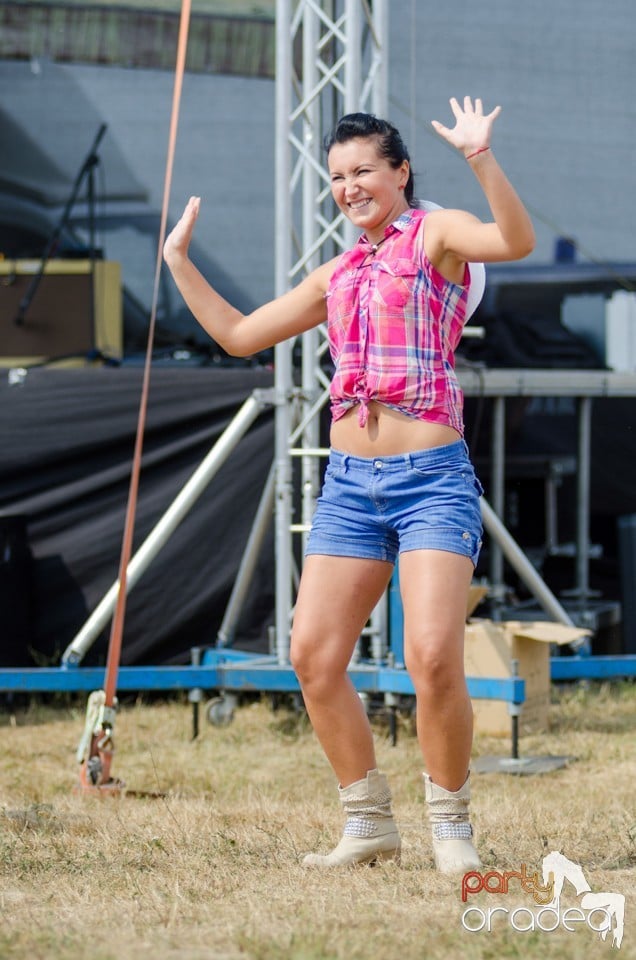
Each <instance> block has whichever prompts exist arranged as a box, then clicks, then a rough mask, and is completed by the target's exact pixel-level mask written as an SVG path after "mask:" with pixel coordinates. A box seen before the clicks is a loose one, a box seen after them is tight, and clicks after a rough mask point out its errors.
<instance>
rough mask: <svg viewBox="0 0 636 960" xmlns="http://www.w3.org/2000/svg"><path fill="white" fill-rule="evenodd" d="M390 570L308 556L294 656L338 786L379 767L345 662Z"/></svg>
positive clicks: (377, 563)
mask: <svg viewBox="0 0 636 960" xmlns="http://www.w3.org/2000/svg"><path fill="white" fill-rule="evenodd" d="M392 571H393V566H392V564H390V563H386V562H384V561H380V560H360V559H356V558H353V557H327V556H322V555H312V556H309V557H307V558H306V560H305V563H304V566H303V572H302V577H301V583H300V588H299V591H298V598H297V602H296V609H295V613H294V625H293V629H292V638H291V662H292V665H293V667H294V670H295V671H296V674H297V676H298V679H299V682H300V685H301V689H302V693H303V698H304V701H305V706H306V708H307V713H308V714H309V718H310V720H311V723H312V726H313V728H314V730H315V732H316V736H317V737H318V740H319V741H320V744H321V746H322V748H323V750H324V751H325V754H326V756H327V759H328V760H329V763H330V764H331V766H332V768H333V770H334V773H335V774H336V776H337V778H338V781H339V783H340V785H341V786H342V787H346V786H347V785H349V784H352V783H354V782H355V781H357V780H361V779H362V778H364V777H365V776H366V775H367V772H368V771H369V770H373V769H375V766H376V760H375V749H374V745H373V736H372V731H371V727H370V725H369V721H368V718H367V715H366V711H365V709H364V705H363V703H362V701H361V700H360V697H359V696H358V694H357V693H356V691H355V688H354V687H353V684H352V683H351V680H350V679H349V677H348V676H347V667H348V665H349V662H350V660H351V656H352V654H353V650H354V647H355V644H356V641H357V639H358V637H359V636H360V632H361V631H362V629H363V627H364V626H365V624H366V623H367V621H368V619H369V617H370V615H371V612H372V611H373V608H374V607H375V605H376V604H377V602H378V600H379V599H380V597H381V596H382V594H383V592H384V590H385V589H386V586H387V584H388V582H389V579H390V577H391V573H392Z"/></svg>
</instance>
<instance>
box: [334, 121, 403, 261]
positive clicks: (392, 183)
mask: <svg viewBox="0 0 636 960" xmlns="http://www.w3.org/2000/svg"><path fill="white" fill-rule="evenodd" d="M328 165H329V173H330V176H331V192H332V194H333V198H334V200H335V201H336V203H337V204H338V207H339V208H340V210H342V212H343V213H344V215H345V216H346V217H348V218H349V220H351V222H352V223H353V224H355V226H356V227H358V228H359V229H360V230H363V231H364V233H365V234H366V236H367V239H368V240H370V241H371V243H378V242H379V241H380V240H382V238H383V237H384V230H385V228H386V227H388V225H389V224H390V223H392V222H393V221H394V220H395V219H396V217H399V215H400V214H401V213H404V211H405V210H407V209H408V203H407V201H406V198H405V196H404V186H405V185H406V182H407V180H408V175H409V164H408V161H407V160H404V161H402V163H401V164H400V166H399V167H397V168H394V167H392V166H391V164H390V163H389V161H388V160H387V159H386V158H385V157H382V156H380V154H379V152H378V141H377V138H376V137H365V138H361V137H355V138H353V139H351V140H347V141H346V142H345V143H334V145H333V146H332V147H331V149H330V151H329V157H328Z"/></svg>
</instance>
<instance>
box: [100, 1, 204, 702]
mask: <svg viewBox="0 0 636 960" xmlns="http://www.w3.org/2000/svg"><path fill="white" fill-rule="evenodd" d="M190 10H191V0H182V3H181V17H180V21H179V37H178V41H177V61H176V68H175V78H174V93H173V98H172V115H171V118H170V135H169V138H168V155H167V160H166V174H165V181H164V189H163V203H162V206H161V225H160V228H159V242H158V245H157V262H156V267H155V280H154V287H153V294H152V307H151V311H150V326H149V330H148V344H147V347H146V360H145V363H144V376H143V384H142V390H141V400H140V403H139V417H138V420H137V435H136V439H135V452H134V455H133V464H132V472H131V477H130V489H129V493H128V504H127V508H126V522H125V524H124V535H123V542H122V550H121V557H120V562H119V590H118V594H117V604H116V607H115V613H114V616H113V622H112V626H111V632H110V641H109V645H108V659H107V662H106V677H105V680H104V691H105V694H106V696H105V705H106V706H107V707H112V706H113V703H114V700H115V693H116V690H117V674H118V670H119V661H120V659H121V646H122V636H123V632H124V615H125V612H126V574H127V570H128V564H129V562H130V555H131V553H132V541H133V533H134V526H135V514H136V510H137V492H138V490H139V474H140V472H141V454H142V450H143V440H144V428H145V424H146V412H147V409H148V391H149V386H150V366H151V363H152V351H153V343H154V334H155V324H156V318H157V302H158V299H159V280H160V276H161V266H162V262H163V245H164V242H165V236H166V224H167V221H168V203H169V200H170V186H171V183H172V170H173V166H174V155H175V147H176V140H177V127H178V123H179V105H180V102H181V90H182V87H183V75H184V72H185V61H186V51H187V45H188V31H189V25H190Z"/></svg>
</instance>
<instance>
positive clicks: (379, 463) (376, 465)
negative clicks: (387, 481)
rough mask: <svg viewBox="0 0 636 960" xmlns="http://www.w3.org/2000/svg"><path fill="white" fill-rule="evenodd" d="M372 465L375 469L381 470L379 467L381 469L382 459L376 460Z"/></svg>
mask: <svg viewBox="0 0 636 960" xmlns="http://www.w3.org/2000/svg"><path fill="white" fill-rule="evenodd" d="M374 466H375V468H376V470H381V469H382V461H381V460H376V461H375V464H374Z"/></svg>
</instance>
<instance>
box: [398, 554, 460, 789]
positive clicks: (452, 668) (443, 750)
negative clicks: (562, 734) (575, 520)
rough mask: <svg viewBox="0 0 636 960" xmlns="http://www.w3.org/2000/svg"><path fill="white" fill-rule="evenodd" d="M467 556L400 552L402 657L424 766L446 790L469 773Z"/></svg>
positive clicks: (457, 785)
mask: <svg viewBox="0 0 636 960" xmlns="http://www.w3.org/2000/svg"><path fill="white" fill-rule="evenodd" d="M472 576H473V565H472V563H471V561H470V560H469V559H468V557H462V556H460V555H459V554H454V553H450V552H446V551H442V550H413V551H409V552H407V553H402V554H401V555H400V592H401V595H402V603H403V608H404V656H405V662H406V667H407V669H408V671H409V674H410V676H411V679H412V681H413V684H414V686H415V691H416V699H417V734H418V740H419V743H420V748H421V750H422V754H423V757H424V761H425V764H426V769H427V771H428V774H429V776H430V777H431V779H432V780H434V781H435V783H436V784H439V786H441V787H444V788H445V789H446V790H451V791H455V790H459V788H460V787H461V786H462V785H463V784H464V782H465V780H466V777H467V775H468V768H469V764H470V752H471V747H472V739H473V711H472V705H471V702H470V698H469V696H468V690H467V688H466V680H465V676H464V623H465V620H466V600H467V596H468V588H469V586H470V582H471V579H472Z"/></svg>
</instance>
